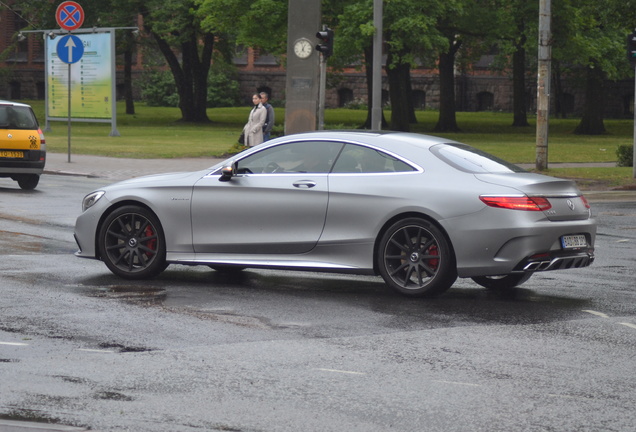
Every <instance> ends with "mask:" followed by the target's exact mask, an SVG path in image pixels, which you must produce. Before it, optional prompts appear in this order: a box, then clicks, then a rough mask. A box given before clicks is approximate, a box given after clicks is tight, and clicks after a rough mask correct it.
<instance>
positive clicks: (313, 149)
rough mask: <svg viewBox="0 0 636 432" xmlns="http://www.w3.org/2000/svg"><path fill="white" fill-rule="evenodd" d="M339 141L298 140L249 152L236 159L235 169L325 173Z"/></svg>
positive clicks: (266, 171) (240, 170) (256, 172)
mask: <svg viewBox="0 0 636 432" xmlns="http://www.w3.org/2000/svg"><path fill="white" fill-rule="evenodd" d="M341 148H342V144H341V143H337V142H323V141H298V142H292V143H286V144H281V145H278V146H275V147H270V148H267V149H265V150H263V151H260V152H258V153H255V154H252V155H250V156H248V157H246V158H245V159H241V160H239V161H238V163H237V173H239V174H245V173H253V174H259V173H328V172H329V171H330V170H331V166H332V165H333V163H334V160H335V159H336V156H337V154H338V152H339V151H340V149H341Z"/></svg>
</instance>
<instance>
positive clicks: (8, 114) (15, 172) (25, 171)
mask: <svg viewBox="0 0 636 432" xmlns="http://www.w3.org/2000/svg"><path fill="white" fill-rule="evenodd" d="M45 163H46V140H45V139H44V134H42V130H41V129H40V126H39V124H38V120H37V118H36V117H35V114H34V113H33V110H32V109H31V107H30V106H29V105H26V104H23V103H17V102H9V101H3V100H0V177H10V178H12V179H13V180H15V181H17V182H18V184H19V185H20V187H21V188H22V189H26V190H31V189H35V187H36V186H37V185H38V182H39V181H40V175H41V174H42V172H43V171H44V164H45Z"/></svg>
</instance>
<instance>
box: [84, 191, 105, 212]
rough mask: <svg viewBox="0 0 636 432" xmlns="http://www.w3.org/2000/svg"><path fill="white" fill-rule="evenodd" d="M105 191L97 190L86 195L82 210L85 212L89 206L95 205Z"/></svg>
mask: <svg viewBox="0 0 636 432" xmlns="http://www.w3.org/2000/svg"><path fill="white" fill-rule="evenodd" d="M105 193H106V192H104V191H95V192H91V193H89V194H88V195H86V196H85V197H84V200H83V201H82V211H83V212H85V211H86V210H88V209H89V208H91V207H93V206H94V205H95V203H96V202H97V201H99V199H100V198H101V197H103V196H104V194H105Z"/></svg>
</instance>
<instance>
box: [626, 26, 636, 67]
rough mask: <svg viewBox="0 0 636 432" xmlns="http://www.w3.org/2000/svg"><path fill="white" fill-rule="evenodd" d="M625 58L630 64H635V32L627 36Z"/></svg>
mask: <svg viewBox="0 0 636 432" xmlns="http://www.w3.org/2000/svg"><path fill="white" fill-rule="evenodd" d="M627 59H628V60H629V62H630V63H631V65H632V66H636V33H632V34H630V35H629V36H627Z"/></svg>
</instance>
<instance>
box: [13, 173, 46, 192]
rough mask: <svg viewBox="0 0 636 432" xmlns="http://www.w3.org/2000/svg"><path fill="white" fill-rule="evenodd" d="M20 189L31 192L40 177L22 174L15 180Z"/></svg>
mask: <svg viewBox="0 0 636 432" xmlns="http://www.w3.org/2000/svg"><path fill="white" fill-rule="evenodd" d="M16 180H17V181H18V185H19V186H20V189H24V190H33V189H35V188H36V187H37V185H38V183H39V182H40V176H39V175H37V174H23V175H20V176H18V177H17V178H16Z"/></svg>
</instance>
